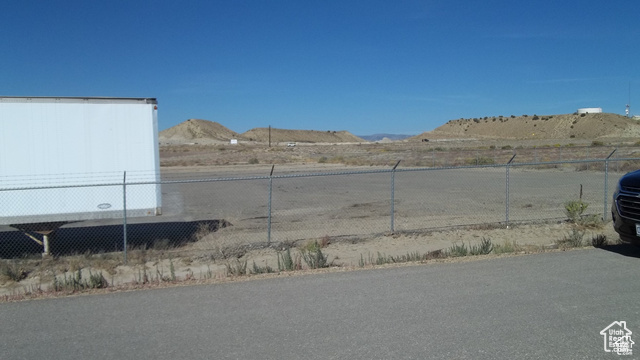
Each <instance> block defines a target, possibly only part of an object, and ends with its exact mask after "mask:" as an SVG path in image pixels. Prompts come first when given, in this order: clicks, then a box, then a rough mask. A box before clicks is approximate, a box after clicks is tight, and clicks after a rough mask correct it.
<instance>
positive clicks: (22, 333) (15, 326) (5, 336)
mask: <svg viewBox="0 0 640 360" xmlns="http://www.w3.org/2000/svg"><path fill="white" fill-rule="evenodd" d="M612 249H613V250H578V251H568V252H555V253H545V254H538V255H528V256H516V257H506V258H497V259H490V260H479V261H471V262H463V263H447V264H430V265H420V266H410V267H401V268H391V269H375V270H363V271H351V272H339V273H326V274H317V275H310V276H295V277H288V276H281V277H277V278H274V279H266V280H258V281H249V282H235V283H226V284H217V285H203V286H188V287H174V288H167V289H157V290H148V291H136V292H123V293H112V294H106V295H93V296H79V297H71V298H60V299H49V300H39V301H26V302H19V303H5V304H0V324H1V326H0V359H3V360H4V359H127V358H128V359H303V358H304V359H426V358H429V359H618V358H621V357H620V356H619V355H615V354H613V353H606V352H605V351H604V340H603V336H602V335H600V331H601V330H603V329H604V328H605V327H607V326H608V325H609V324H611V323H612V322H614V321H626V323H627V327H628V329H629V330H631V331H632V332H633V335H632V340H634V339H635V342H636V343H638V344H640V341H639V340H640V306H639V305H638V299H639V298H640V284H639V282H638V281H637V279H638V261H639V258H638V257H639V256H640V254H639V252H638V251H637V250H635V249H627V248H625V247H616V248H612ZM632 351H633V355H632V356H623V357H622V358H625V359H633V358H638V357H640V356H638V355H640V348H639V349H636V348H632Z"/></svg>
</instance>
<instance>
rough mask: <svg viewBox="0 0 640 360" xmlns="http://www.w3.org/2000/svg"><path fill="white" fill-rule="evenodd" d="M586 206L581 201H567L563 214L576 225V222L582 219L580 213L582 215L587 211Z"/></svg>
mask: <svg viewBox="0 0 640 360" xmlns="http://www.w3.org/2000/svg"><path fill="white" fill-rule="evenodd" d="M588 206H589V204H587V203H585V202H583V201H582V200H578V201H575V200H571V201H567V202H566V203H565V204H564V210H565V214H566V215H567V217H568V218H569V220H570V221H571V222H573V223H577V222H578V221H580V218H581V217H582V213H584V211H585V210H587V207H588Z"/></svg>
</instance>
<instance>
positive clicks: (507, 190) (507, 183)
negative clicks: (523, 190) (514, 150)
mask: <svg viewBox="0 0 640 360" xmlns="http://www.w3.org/2000/svg"><path fill="white" fill-rule="evenodd" d="M515 158H516V154H513V156H512V157H511V159H510V160H509V162H507V165H506V168H507V182H506V184H505V200H506V201H505V203H506V204H505V210H504V213H505V223H506V224H507V229H508V228H509V168H510V167H511V162H512V161H513V159H515Z"/></svg>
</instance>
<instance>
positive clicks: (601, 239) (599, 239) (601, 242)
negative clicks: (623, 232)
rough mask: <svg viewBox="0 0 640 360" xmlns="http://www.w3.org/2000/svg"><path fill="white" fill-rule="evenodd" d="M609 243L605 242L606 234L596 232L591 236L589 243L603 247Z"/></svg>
mask: <svg viewBox="0 0 640 360" xmlns="http://www.w3.org/2000/svg"><path fill="white" fill-rule="evenodd" d="M608 244H609V243H608V242H607V236H606V235H604V234H598V235H596V236H593V237H591V245H593V247H597V248H600V247H605V246H607V245H608Z"/></svg>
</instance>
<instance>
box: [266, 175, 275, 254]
mask: <svg viewBox="0 0 640 360" xmlns="http://www.w3.org/2000/svg"><path fill="white" fill-rule="evenodd" d="M275 167H276V166H275V165H271V173H270V174H269V203H268V205H267V209H268V212H269V214H267V246H271V194H272V193H273V168H275Z"/></svg>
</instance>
